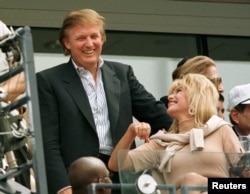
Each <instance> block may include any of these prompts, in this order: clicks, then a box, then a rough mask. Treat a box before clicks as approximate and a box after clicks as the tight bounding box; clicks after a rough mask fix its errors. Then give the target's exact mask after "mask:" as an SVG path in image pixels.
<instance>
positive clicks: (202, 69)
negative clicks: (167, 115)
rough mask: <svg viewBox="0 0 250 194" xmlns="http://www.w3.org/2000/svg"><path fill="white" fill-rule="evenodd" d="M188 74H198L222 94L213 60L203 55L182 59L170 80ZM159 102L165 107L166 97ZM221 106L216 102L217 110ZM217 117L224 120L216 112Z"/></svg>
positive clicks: (220, 80)
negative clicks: (204, 77)
mask: <svg viewBox="0 0 250 194" xmlns="http://www.w3.org/2000/svg"><path fill="white" fill-rule="evenodd" d="M188 73H198V74H202V75H204V76H206V77H207V78H208V79H209V80H210V81H211V82H212V83H213V84H214V85H215V87H216V89H217V91H218V92H219V93H223V92H224V87H223V85H222V78H221V77H220V74H219V72H218V70H217V68H216V64H215V62H214V60H212V59H211V58H209V57H207V56H203V55H198V56H195V57H192V58H183V59H182V60H181V61H180V62H179V63H178V64H177V67H176V69H175V70H174V71H173V72H172V79H173V80H175V79H178V78H181V77H182V76H184V75H186V74H188ZM222 97H223V96H222ZM220 98H221V95H220ZM220 98H219V101H220ZM160 100H161V101H162V102H163V103H165V105H167V96H163V97H161V98H160ZM221 105H222V106H223V103H222V104H221V103H220V102H218V110H220V109H221V108H222V107H221ZM218 115H220V116H221V117H222V118H223V119H224V115H223V114H221V112H218Z"/></svg>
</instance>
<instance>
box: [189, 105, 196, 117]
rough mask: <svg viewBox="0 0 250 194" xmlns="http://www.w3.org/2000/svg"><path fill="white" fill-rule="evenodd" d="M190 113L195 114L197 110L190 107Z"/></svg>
mask: <svg viewBox="0 0 250 194" xmlns="http://www.w3.org/2000/svg"><path fill="white" fill-rule="evenodd" d="M188 113H189V114H190V115H195V110H194V109H193V108H192V107H189V109H188Z"/></svg>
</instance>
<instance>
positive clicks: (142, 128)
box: [129, 122, 151, 142]
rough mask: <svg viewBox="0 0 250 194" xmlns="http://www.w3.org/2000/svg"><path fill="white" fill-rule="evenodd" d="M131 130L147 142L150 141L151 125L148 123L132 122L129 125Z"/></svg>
mask: <svg viewBox="0 0 250 194" xmlns="http://www.w3.org/2000/svg"><path fill="white" fill-rule="evenodd" d="M129 130H130V132H132V133H133V134H134V136H135V137H136V136H137V137H139V138H140V139H142V140H145V142H149V136H150V132H151V127H150V125H149V124H148V123H144V122H139V123H132V124H130V125H129Z"/></svg>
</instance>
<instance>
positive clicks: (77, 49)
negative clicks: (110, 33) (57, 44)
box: [64, 24, 104, 69]
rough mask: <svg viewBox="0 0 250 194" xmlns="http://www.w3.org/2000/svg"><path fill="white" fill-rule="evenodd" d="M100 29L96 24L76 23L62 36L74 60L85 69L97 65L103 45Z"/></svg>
mask: <svg viewBox="0 0 250 194" xmlns="http://www.w3.org/2000/svg"><path fill="white" fill-rule="evenodd" d="M103 43H104V41H103V38H102V35H101V29H100V27H99V26H97V25H90V24H89V25H77V26H74V27H72V28H70V29H69V30H68V32H67V37H65V38H64V45H65V47H66V48H67V49H68V50H70V53H71V57H72V58H73V60H74V62H75V63H76V64H77V65H78V66H80V67H84V68H86V69H89V68H91V67H92V66H94V65H97V63H98V61H99V58H100V55H101V52H102V46H103Z"/></svg>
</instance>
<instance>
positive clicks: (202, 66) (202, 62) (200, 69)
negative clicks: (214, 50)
mask: <svg viewBox="0 0 250 194" xmlns="http://www.w3.org/2000/svg"><path fill="white" fill-rule="evenodd" d="M211 66H215V67H216V64H215V62H214V61H213V60H212V59H211V58H209V57H207V56H203V55H198V56H195V57H193V58H189V59H186V61H185V62H184V63H183V64H182V65H180V66H178V67H177V68H176V69H175V70H174V71H173V73H172V78H173V80H175V79H178V78H180V77H182V76H183V75H186V74H188V73H199V74H202V75H205V76H207V70H208V68H209V67H211Z"/></svg>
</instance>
